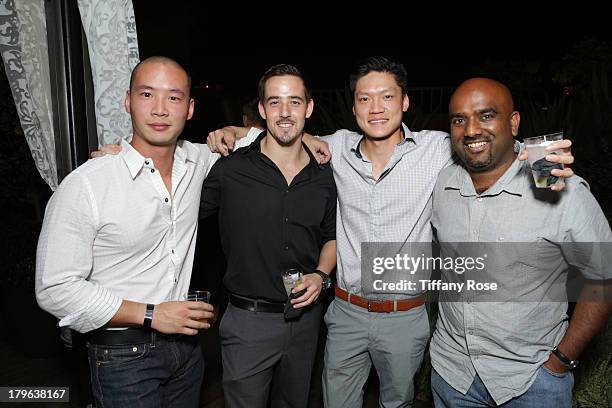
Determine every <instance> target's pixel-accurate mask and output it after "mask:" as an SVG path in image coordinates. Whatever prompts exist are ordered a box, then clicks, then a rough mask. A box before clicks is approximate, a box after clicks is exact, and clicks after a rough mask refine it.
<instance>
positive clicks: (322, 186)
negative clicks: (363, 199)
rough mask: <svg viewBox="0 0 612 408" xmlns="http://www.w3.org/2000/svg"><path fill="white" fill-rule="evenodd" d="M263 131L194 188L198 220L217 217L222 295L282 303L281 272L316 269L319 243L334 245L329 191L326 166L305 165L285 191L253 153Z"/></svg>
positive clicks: (269, 165) (332, 191)
mask: <svg viewBox="0 0 612 408" xmlns="http://www.w3.org/2000/svg"><path fill="white" fill-rule="evenodd" d="M264 136H265V132H262V134H261V135H260V136H259V137H258V138H257V140H255V141H254V142H253V143H252V144H251V145H250V146H247V147H245V148H242V149H238V150H236V152H234V153H233V154H231V155H230V156H229V157H227V158H222V159H220V160H218V161H217V163H216V164H215V165H214V166H213V167H212V169H211V171H210V173H209V175H208V177H207V178H206V180H205V181H204V186H203V188H202V202H201V205H200V217H201V218H204V217H207V216H209V215H212V214H213V213H215V212H217V211H218V212H219V230H220V234H221V243H222V245H223V251H224V253H225V256H226V258H227V271H226V274H225V277H224V278H223V282H224V284H225V287H226V288H227V290H228V291H230V292H232V293H236V294H238V295H242V296H248V297H251V298H260V299H266V300H270V301H276V302H283V301H285V300H286V299H287V294H286V292H285V288H284V286H283V281H282V278H281V272H282V271H283V270H285V269H290V268H300V269H301V270H302V271H303V272H304V273H308V272H311V271H312V270H313V269H315V268H316V267H317V265H318V261H319V253H320V250H321V247H322V246H323V244H325V243H326V242H327V241H330V240H335V239H336V198H337V196H336V184H335V183H334V178H333V174H332V169H331V167H330V165H329V164H326V165H319V164H318V163H317V161H316V159H315V158H314V157H313V156H312V154H311V152H310V151H309V150H308V148H307V147H306V146H305V145H304V146H303V148H304V149H305V150H306V152H307V153H308V155H309V157H310V162H309V163H308V164H307V165H306V166H305V167H304V168H303V169H302V170H301V171H300V172H299V173H298V174H297V175H296V176H295V177H294V179H293V180H292V181H291V185H287V181H286V179H285V177H284V176H283V174H282V172H281V171H280V169H279V168H278V167H277V166H276V165H275V164H274V163H273V162H272V160H270V159H269V158H268V157H267V156H265V155H264V154H263V153H261V149H260V142H261V140H262V139H263V137H264Z"/></svg>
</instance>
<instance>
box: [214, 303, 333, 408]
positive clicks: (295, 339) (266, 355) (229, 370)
mask: <svg viewBox="0 0 612 408" xmlns="http://www.w3.org/2000/svg"><path fill="white" fill-rule="evenodd" d="M322 309H323V306H322V305H321V304H320V303H316V304H315V305H314V306H312V305H311V306H310V307H308V308H307V309H306V310H305V311H304V313H303V314H302V316H300V318H299V319H296V320H292V321H285V319H284V316H283V314H282V313H263V312H250V311H248V310H244V309H240V308H237V307H236V306H233V305H232V304H229V305H228V308H227V310H226V311H225V314H224V315H223V319H222V320H221V325H220V328H219V335H220V337H221V356H222V359H223V393H224V396H225V405H226V407H228V408H242V407H244V408H247V407H248V408H258V407H261V408H265V407H267V406H268V399H270V406H271V407H272V408H276V407H306V406H307V405H308V392H309V390H310V377H311V374H312V367H313V364H314V359H315V355H316V351H317V339H318V334H319V327H320V325H321V314H322Z"/></svg>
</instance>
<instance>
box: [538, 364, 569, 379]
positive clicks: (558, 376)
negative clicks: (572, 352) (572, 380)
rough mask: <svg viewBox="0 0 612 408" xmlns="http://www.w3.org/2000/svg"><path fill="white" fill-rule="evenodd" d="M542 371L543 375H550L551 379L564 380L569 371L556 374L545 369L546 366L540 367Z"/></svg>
mask: <svg viewBox="0 0 612 408" xmlns="http://www.w3.org/2000/svg"><path fill="white" fill-rule="evenodd" d="M542 370H544V372H545V373H547V374H549V375H552V376H553V377H557V378H565V377H567V376H568V375H569V374H570V371H569V370H568V371H566V372H564V373H556V372H554V371H552V370H550V369H548V368H546V366H544V365H542Z"/></svg>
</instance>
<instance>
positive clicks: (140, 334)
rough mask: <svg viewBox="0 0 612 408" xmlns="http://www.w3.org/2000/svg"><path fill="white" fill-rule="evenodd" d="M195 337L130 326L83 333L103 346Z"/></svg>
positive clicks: (92, 341) (91, 340)
mask: <svg viewBox="0 0 612 408" xmlns="http://www.w3.org/2000/svg"><path fill="white" fill-rule="evenodd" d="M192 337H193V338H196V336H184V335H182V334H164V333H160V332H158V331H157V330H144V329H142V328H140V327H130V328H128V329H125V330H104V329H97V330H93V331H90V332H89V333H85V338H86V339H87V341H88V342H90V343H92V344H101V345H104V346H127V345H130V344H143V343H155V340H156V339H160V338H161V339H166V340H171V341H175V340H179V339H183V338H184V339H185V340H187V339H190V338H192Z"/></svg>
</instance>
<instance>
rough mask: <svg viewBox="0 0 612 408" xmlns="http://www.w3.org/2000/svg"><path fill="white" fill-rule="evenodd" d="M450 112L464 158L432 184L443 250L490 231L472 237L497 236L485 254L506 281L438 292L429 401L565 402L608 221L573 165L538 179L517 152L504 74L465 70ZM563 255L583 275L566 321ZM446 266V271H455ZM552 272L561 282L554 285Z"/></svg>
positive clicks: (584, 336)
mask: <svg viewBox="0 0 612 408" xmlns="http://www.w3.org/2000/svg"><path fill="white" fill-rule="evenodd" d="M449 112H450V124H451V141H452V144H453V149H454V151H455V153H456V154H457V156H459V158H460V159H461V163H457V164H454V165H452V166H450V167H448V168H446V169H444V170H443V171H442V172H441V173H440V176H439V177H438V181H437V183H436V186H435V189H434V193H433V217H432V226H433V227H434V231H435V235H436V236H437V239H438V241H439V242H440V243H441V245H442V251H443V254H442V255H444V248H445V243H467V242H480V243H486V244H479V245H481V247H480V248H482V249H483V252H487V251H485V249H484V248H488V250H489V251H488V252H489V255H490V254H491V252H490V250H491V248H494V246H495V245H498V246H499V245H502V244H501V243H503V247H502V248H503V249H502V250H501V251H500V252H501V253H503V254H504V256H503V257H505V260H506V262H505V263H503V266H498V267H496V266H492V265H495V263H496V260H494V259H491V256H490V257H489V259H488V260H487V262H486V263H487V267H488V271H487V273H488V275H489V277H491V278H494V279H496V281H497V283H498V285H499V286H500V289H503V290H502V291H500V292H498V294H497V295H492V296H491V297H489V298H488V299H487V302H479V301H474V298H473V297H472V298H470V297H469V296H467V295H466V297H465V298H463V300H465V301H463V302H452V301H445V299H446V295H445V293H441V294H440V313H439V318H438V323H437V327H436V331H435V332H434V335H433V338H432V342H431V349H430V351H431V361H432V365H433V368H434V371H433V372H432V391H433V395H434V401H435V404H436V407H455V406H462V407H485V406H497V405H501V404H504V406H505V407H508V408H512V407H544V406H546V407H548V406H554V407H570V406H571V395H572V392H571V391H572V386H573V376H572V374H571V372H569V370H570V369H571V368H573V367H574V366H575V365H576V364H577V358H578V357H579V355H580V353H581V352H582V350H583V349H584V347H585V346H586V344H587V343H588V342H589V340H590V339H591V338H592V337H593V336H594V335H595V334H596V333H597V332H598V331H599V330H600V329H601V327H602V326H603V325H604V324H605V322H606V321H607V319H608V316H609V314H610V311H611V309H612V307H611V303H609V302H608V303H606V302H601V301H599V302H598V301H592V299H589V301H585V300H584V298H583V297H582V296H584V294H586V293H590V294H593V293H594V291H595V292H598V294H601V292H602V291H603V290H608V289H606V288H609V286H607V287H606V284H607V283H608V280H609V279H610V278H611V277H612V274H611V273H610V271H609V269H606V270H605V271H604V267H605V268H607V267H608V266H609V265H610V264H612V254H611V251H610V248H612V245H610V243H611V242H612V233H611V232H610V226H609V224H608V222H607V220H606V218H605V216H604V214H603V212H602V210H601V208H600V207H599V205H598V203H597V201H596V200H595V198H594V197H593V196H592V194H591V193H590V191H589V188H588V185H587V183H586V182H585V181H584V180H583V179H581V178H580V177H577V176H575V177H572V178H569V179H567V181H566V190H565V191H564V192H563V193H556V192H554V191H551V190H549V189H539V188H536V187H535V185H534V183H533V179H532V175H531V169H530V168H529V165H528V163H527V162H521V161H519V160H517V155H518V153H519V151H520V149H521V146H520V144H519V143H518V142H516V141H514V137H516V136H517V134H518V127H519V122H520V115H519V113H518V112H516V111H514V108H513V102H512V97H511V95H510V92H509V90H508V89H507V88H506V87H505V86H504V85H502V84H501V83H499V82H496V81H493V80H490V79H485V78H474V79H471V80H468V81H466V82H464V83H463V84H462V85H461V86H460V87H459V88H458V89H457V90H456V91H455V93H454V94H453V96H452V98H451V103H450V109H449ZM492 243H497V244H495V245H494V244H492ZM576 243H580V244H576ZM447 245H450V244H447ZM453 245H454V244H453ZM464 245H465V244H464ZM472 245H474V244H472ZM593 254H595V255H593ZM459 255H462V254H459ZM463 255H464V254H463ZM489 261H490V262H489ZM497 264H499V262H497ZM569 266H573V267H575V268H577V269H578V270H579V271H580V272H581V274H582V275H583V276H584V277H585V278H586V279H588V280H589V281H588V283H587V284H586V286H585V287H584V289H583V292H582V294H581V298H580V299H579V301H578V302H577V304H576V308H575V310H574V313H573V316H572V319H571V320H570V322H569V324H568V322H567V320H568V316H567V314H566V312H567V295H566V291H565V283H566V281H567V274H568V267H569ZM442 273H443V276H442V277H443V281H452V280H454V279H456V278H457V276H455V274H454V273H453V272H452V271H443V272H442ZM593 280H599V284H596V283H594V282H593ZM602 282H603V285H602ZM559 284H560V287H562V288H563V291H562V292H559V291H557V292H554V287H555V285H559ZM557 287H559V286H557ZM504 294H505V295H504ZM496 296H497V297H496ZM447 300H448V299H447ZM455 300H456V299H455ZM476 300H477V299H476Z"/></svg>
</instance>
